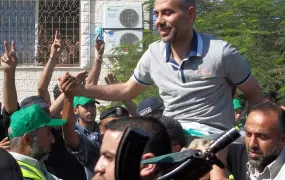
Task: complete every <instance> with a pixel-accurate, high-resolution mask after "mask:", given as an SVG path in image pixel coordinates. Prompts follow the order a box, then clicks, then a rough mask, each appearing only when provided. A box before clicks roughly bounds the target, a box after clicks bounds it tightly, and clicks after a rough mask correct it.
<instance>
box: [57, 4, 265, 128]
mask: <svg viewBox="0 0 285 180" xmlns="http://www.w3.org/2000/svg"><path fill="white" fill-rule="evenodd" d="M154 12H155V14H156V22H155V25H156V28H157V29H158V32H159V34H160V36H161V40H159V41H157V42H154V43H152V44H151V45H150V46H149V48H148V50H147V51H146V52H145V53H144V55H143V56H142V57H141V59H140V61H139V62H138V64H137V67H136V69H135V70H134V74H133V76H132V77H131V78H130V79H129V81H127V82H125V83H119V84H113V85H106V86H88V85H87V86H85V87H84V86H83V85H77V89H76V95H77V96H87V97H92V98H96V99H102V100H108V101H122V100H127V99H132V98H133V97H136V96H138V95H139V94H141V93H142V92H143V91H144V90H145V89H146V88H147V87H149V86H151V85H153V84H155V85H156V86H157V87H158V88H159V93H160V96H161V98H162V100H163V102H164V105H165V110H164V115H165V116H169V117H174V118H175V119H176V120H178V121H179V122H180V123H181V124H182V126H183V127H184V128H192V129H199V130H200V131H203V132H205V133H209V132H210V133H221V132H223V131H224V130H226V129H229V128H231V127H233V126H234V124H235V119H234V110H233V105H232V95H233V94H232V89H235V88H236V87H237V88H239V89H240V90H241V91H242V92H243V93H244V95H245V96H246V98H247V101H248V104H249V107H251V106H252V105H254V104H257V103H259V102H261V101H262V93H261V90H260V87H259V85H258V83H257V82H256V80H255V79H254V78H253V76H252V74H251V70H250V67H249V65H248V63H247V62H246V61H245V59H244V58H243V57H242V56H241V55H240V54H239V53H238V51H237V49H235V48H234V47H232V46H231V45H230V44H229V43H227V42H225V41H222V40H220V39H218V38H215V37H212V36H208V35H205V34H202V33H198V32H196V31H195V30H194V29H193V24H194V22H195V18H196V4H195V0H156V1H155V5H154ZM69 78H70V77H69V76H63V77H62V78H60V79H61V80H60V82H59V85H60V86H62V84H64V83H65V82H67V81H68V79H69ZM61 88H62V87H61Z"/></svg>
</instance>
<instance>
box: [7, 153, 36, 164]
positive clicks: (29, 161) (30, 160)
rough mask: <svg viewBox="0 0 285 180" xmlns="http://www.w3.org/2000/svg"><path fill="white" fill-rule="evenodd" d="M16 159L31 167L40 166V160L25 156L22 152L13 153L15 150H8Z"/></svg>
mask: <svg viewBox="0 0 285 180" xmlns="http://www.w3.org/2000/svg"><path fill="white" fill-rule="evenodd" d="M9 153H10V154H11V155H12V156H13V157H14V158H15V159H16V160H17V161H21V162H23V163H26V164H28V165H30V166H33V167H40V162H39V161H38V160H36V159H34V158H31V157H29V156H25V155H23V154H19V153H15V152H9Z"/></svg>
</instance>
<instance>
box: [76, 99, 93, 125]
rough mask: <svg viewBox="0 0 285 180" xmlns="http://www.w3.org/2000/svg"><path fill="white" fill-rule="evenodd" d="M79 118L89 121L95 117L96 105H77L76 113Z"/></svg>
mask: <svg viewBox="0 0 285 180" xmlns="http://www.w3.org/2000/svg"><path fill="white" fill-rule="evenodd" d="M75 114H77V115H78V117H79V118H80V119H82V120H83V121H85V122H87V123H90V122H93V121H94V120H95V118H96V105H95V103H94V102H93V103H88V104H85V105H83V106H82V105H78V106H77V108H76V113H75Z"/></svg>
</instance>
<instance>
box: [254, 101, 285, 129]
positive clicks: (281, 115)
mask: <svg viewBox="0 0 285 180" xmlns="http://www.w3.org/2000/svg"><path fill="white" fill-rule="evenodd" d="M253 111H257V112H261V113H263V114H264V115H266V116H267V115H269V114H270V113H271V112H275V113H277V114H278V121H279V128H280V131H281V133H283V132H285V111H284V109H282V108H281V107H279V106H277V105H275V104H273V103H271V102H265V103H260V104H257V105H255V106H253V107H252V108H251V110H250V112H253Z"/></svg>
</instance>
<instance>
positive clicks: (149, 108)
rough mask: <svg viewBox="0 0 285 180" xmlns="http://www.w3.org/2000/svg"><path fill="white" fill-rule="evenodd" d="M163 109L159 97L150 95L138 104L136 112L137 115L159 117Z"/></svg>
mask: <svg viewBox="0 0 285 180" xmlns="http://www.w3.org/2000/svg"><path fill="white" fill-rule="evenodd" d="M164 109H165V107H164V105H163V102H162V101H161V100H160V99H158V98H156V97H150V98H147V99H144V100H143V101H141V102H140V103H139V104H138V107H137V110H136V113H137V115H138V116H151V117H155V118H158V119H159V118H160V117H161V116H162V114H163V111H164Z"/></svg>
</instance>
